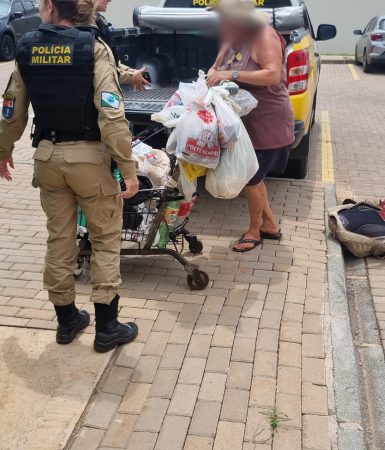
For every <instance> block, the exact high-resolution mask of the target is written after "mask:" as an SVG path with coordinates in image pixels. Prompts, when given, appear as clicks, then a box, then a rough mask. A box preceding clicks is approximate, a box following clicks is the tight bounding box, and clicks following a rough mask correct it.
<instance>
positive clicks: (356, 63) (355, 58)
mask: <svg viewBox="0 0 385 450" xmlns="http://www.w3.org/2000/svg"><path fill="white" fill-rule="evenodd" d="M354 64H355V65H356V66H362V62H361V61H360V60H359V59H358V49H357V46H356V51H355V54H354Z"/></svg>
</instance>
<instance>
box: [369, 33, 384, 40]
mask: <svg viewBox="0 0 385 450" xmlns="http://www.w3.org/2000/svg"><path fill="white" fill-rule="evenodd" d="M370 40H371V41H382V40H383V39H382V34H380V33H373V34H371V35H370Z"/></svg>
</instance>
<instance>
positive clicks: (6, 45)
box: [0, 34, 16, 61]
mask: <svg viewBox="0 0 385 450" xmlns="http://www.w3.org/2000/svg"><path fill="white" fill-rule="evenodd" d="M15 56H16V44H15V41H14V39H13V37H12V36H11V35H9V34H5V35H4V36H3V39H2V40H1V42H0V59H2V60H3V61H12V60H13V59H15Z"/></svg>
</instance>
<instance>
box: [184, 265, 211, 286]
mask: <svg viewBox="0 0 385 450" xmlns="http://www.w3.org/2000/svg"><path fill="white" fill-rule="evenodd" d="M209 281H210V278H209V276H208V275H207V273H206V272H203V271H202V270H198V269H195V270H194V271H193V272H192V274H191V275H187V284H188V285H189V288H190V289H191V290H192V291H203V289H205V288H206V287H207V286H208V284H209Z"/></svg>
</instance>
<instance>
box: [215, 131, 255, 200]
mask: <svg viewBox="0 0 385 450" xmlns="http://www.w3.org/2000/svg"><path fill="white" fill-rule="evenodd" d="M241 128H242V134H241V137H240V139H239V141H238V142H236V143H235V144H232V145H230V146H229V147H228V148H225V149H223V150H222V154H221V158H220V161H219V164H218V166H217V168H216V169H215V170H209V171H208V173H207V176H206V190H207V191H208V192H210V194H211V195H212V196H213V197H215V198H223V199H231V198H235V197H237V196H238V195H239V194H240V192H241V191H242V189H243V188H244V187H245V186H246V184H247V183H248V182H249V181H250V180H251V178H253V176H254V175H255V174H256V173H257V171H258V168H259V164H258V160H257V156H256V154H255V150H254V148H253V144H252V142H251V140H250V137H249V135H248V133H247V131H246V128H245V126H244V125H243V123H242V124H241Z"/></svg>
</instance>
